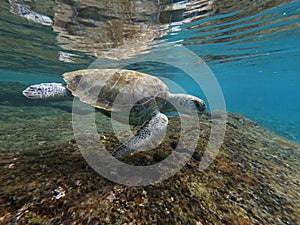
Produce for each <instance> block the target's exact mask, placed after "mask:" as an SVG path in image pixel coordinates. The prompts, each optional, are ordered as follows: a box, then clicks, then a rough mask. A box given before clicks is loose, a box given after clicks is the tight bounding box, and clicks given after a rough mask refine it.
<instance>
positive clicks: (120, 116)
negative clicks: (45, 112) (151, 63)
mask: <svg viewBox="0 0 300 225" xmlns="http://www.w3.org/2000/svg"><path fill="white" fill-rule="evenodd" d="M63 76H64V80H65V81H66V82H67V88H68V89H69V90H70V91H71V92H72V94H73V95H74V96H76V97H78V98H79V99H80V100H81V101H82V102H85V103H88V104H90V105H92V106H94V107H95V108H97V109H99V110H100V111H101V112H102V113H104V114H106V115H110V114H111V112H116V113H114V116H113V118H114V119H116V120H119V121H121V122H128V113H129V112H130V121H129V122H130V123H131V124H141V123H143V122H144V121H146V120H148V119H149V118H150V117H151V116H152V115H151V112H153V111H154V110H155V109H157V108H160V107H162V106H163V105H164V104H165V103H166V99H167V96H168V94H169V89H168V87H167V86H166V85H165V84H164V83H163V82H162V81H161V80H160V79H158V78H156V77H153V76H150V75H148V74H145V73H140V72H136V71H132V70H118V69H87V70H79V71H74V72H69V73H65V74H64V75H63Z"/></svg>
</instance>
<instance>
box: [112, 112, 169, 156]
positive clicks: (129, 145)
mask: <svg viewBox="0 0 300 225" xmlns="http://www.w3.org/2000/svg"><path fill="white" fill-rule="evenodd" d="M167 125H168V117H167V116H166V115H164V114H162V113H160V112H157V113H155V115H154V116H153V117H152V118H151V119H150V120H149V121H147V122H146V123H144V124H143V126H142V127H141V129H140V130H139V131H138V132H137V133H136V134H135V135H134V136H133V137H132V138H131V139H129V140H128V141H127V142H126V143H125V144H123V145H121V146H120V147H119V148H117V149H116V150H115V151H113V153H112V155H113V156H114V157H116V158H123V157H124V156H126V155H129V154H130V153H132V152H134V151H137V150H139V149H140V148H142V147H144V146H146V145H149V144H150V143H153V142H156V141H157V140H158V139H161V138H162V137H163V136H164V134H165V132H166V129H167Z"/></svg>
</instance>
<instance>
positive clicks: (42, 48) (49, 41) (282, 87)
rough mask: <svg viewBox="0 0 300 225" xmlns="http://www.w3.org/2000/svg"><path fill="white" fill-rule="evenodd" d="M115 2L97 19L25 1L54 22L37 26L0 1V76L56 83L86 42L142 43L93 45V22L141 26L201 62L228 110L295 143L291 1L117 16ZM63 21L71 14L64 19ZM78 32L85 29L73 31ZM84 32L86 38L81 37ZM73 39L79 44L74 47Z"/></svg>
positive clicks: (296, 39) (296, 22) (88, 56)
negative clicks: (223, 97) (222, 96)
mask: <svg viewBox="0 0 300 225" xmlns="http://www.w3.org/2000/svg"><path fill="white" fill-rule="evenodd" d="M149 2H150V1H149ZM167 3H170V2H166V5H167ZM192 3H193V1H192ZM103 4H104V5H102V7H105V2H103ZM122 4H123V3H122ZM122 4H121V3H118V4H116V5H117V6H116V7H115V8H114V10H115V11H114V13H111V12H110V13H108V12H109V11H107V12H105V11H103V10H102V11H101V10H100V11H101V12H102V14H103V15H105V16H106V17H105V19H104V17H103V16H101V13H100V14H99V13H95V12H96V11H97V7H96V6H93V7H94V8H92V7H91V6H89V7H84V5H83V6H82V7H80V6H79V7H78V8H77V11H78V12H80V13H78V14H76V15H75V13H73V14H72V13H69V14H68V13H67V16H65V15H64V14H63V13H62V12H64V10H65V11H66V12H68V7H67V6H68V5H67V4H62V3H58V2H54V1H46V2H45V6H44V7H41V5H39V4H31V5H29V7H30V9H31V10H33V11H34V12H39V13H43V14H44V15H48V16H49V17H50V18H51V19H52V20H53V21H54V24H53V26H45V25H42V24H39V23H36V22H32V21H29V20H27V19H25V18H23V17H22V16H20V15H16V13H12V6H11V5H9V2H6V1H2V2H1V14H0V28H1V29H0V33H1V35H0V51H1V55H0V80H1V81H2V82H7V81H15V82H20V83H24V84H31V83H37V82H50V81H55V82H60V81H62V80H61V74H62V73H63V72H65V71H72V70H76V69H80V68H87V67H88V66H89V65H90V63H92V62H93V61H94V60H95V59H96V58H95V52H93V51H92V50H91V48H93V46H98V48H99V49H100V50H101V49H102V50H103V51H107V50H110V49H111V48H113V47H114V48H115V47H116V48H118V45H120V42H122V43H121V44H122V45H124V44H125V46H126V45H129V46H130V47H131V48H134V47H136V48H137V49H141V50H140V51H141V52H143V51H144V50H143V49H144V48H143V47H144V46H142V47H141V46H140V45H138V46H136V45H131V44H132V43H131V42H130V41H129V42H128V43H127V42H126V41H124V40H123V39H122V38H121V37H122V36H121V37H120V38H119V39H118V38H115V39H113V40H111V38H109V36H107V35H104V37H105V39H104V40H103V41H102V42H103V43H104V44H97V43H99V41H95V39H97V38H95V37H93V35H89V32H92V31H93V29H95V30H94V31H96V32H98V33H99V31H97V27H96V28H95V26H100V27H101V26H104V27H105V29H107V32H106V33H109V32H110V31H113V30H114V29H117V31H115V33H116V32H118V31H119V30H121V31H120V34H119V35H122V32H123V35H125V36H126V35H127V36H126V37H127V39H126V40H130V38H131V39H133V40H135V41H138V40H140V37H139V36H138V35H136V34H135V33H136V31H137V30H140V31H139V32H141V33H143V32H144V33H145V34H148V33H147V32H148V31H147V32H146V31H145V29H142V30H141V28H140V27H139V24H140V23H142V24H146V25H147V29H148V30H150V31H151V32H154V33H155V34H156V35H154V36H153V38H155V37H156V39H157V40H159V41H160V42H161V41H163V42H170V43H176V44H180V45H182V46H184V47H186V48H187V49H189V50H192V51H193V52H195V53H196V54H197V55H199V56H200V57H202V58H203V59H204V60H205V61H206V62H207V64H208V65H209V67H210V68H211V70H212V71H213V72H214V74H215V76H216V78H217V79H218V81H219V83H220V85H221V88H222V90H223V93H224V96H225V100H226V106H227V110H228V111H232V112H239V113H242V114H244V115H246V116H248V117H249V118H251V119H253V120H255V121H257V122H259V123H260V124H262V125H264V126H266V127H268V128H270V129H271V130H273V131H275V132H276V133H279V134H281V135H283V136H285V137H287V138H289V139H292V140H294V141H297V142H300V127H299V126H300V116H299V115H300V103H299V100H298V99H299V96H300V91H299V90H300V88H299V85H300V82H299V80H300V78H299V76H298V75H299V74H300V67H299V62H300V47H299V43H300V35H299V34H300V29H299V27H300V16H299V14H300V2H299V1H264V2H260V1H254V2H253V3H252V4H250V3H248V2H247V1H238V2H236V1H220V2H218V1H216V2H210V1H203V2H202V5H201V4H200V5H201V7H200V6H199V7H198V8H197V9H198V10H196V12H197V13H195V12H194V11H193V9H192V7H191V6H190V7H189V8H187V9H185V11H184V10H181V9H180V10H176V9H173V11H172V10H170V11H167V10H166V11H160V12H159V11H158V10H157V8H155V6H157V3H155V4H154V5H153V4H150V3H147V6H149V5H150V6H151V7H152V8H150V9H149V11H148V12H144V11H145V10H144V11H143V10H141V9H140V10H139V11H138V12H137V13H136V14H132V13H129V12H128V13H127V14H126V13H125V14H124V15H123V16H119V18H118V16H117V13H120V10H122V7H121V9H120V5H122ZM124 4H125V5H126V4H127V3H126V2H125V3H124ZM175 6H176V5H175ZM160 7H162V6H160ZM99 8H101V7H99ZM158 8H159V7H158ZM173 8H174V7H173ZM83 9H85V10H83ZM92 9H93V10H92ZM73 11H74V10H73ZM178 12H180V13H178ZM193 12H194V13H193ZM55 13H56V14H55ZM151 13H152V14H151ZM151 15H152V16H151ZM66 18H69V19H70V18H71V19H70V21H72V22H70V21H67V20H66ZM124 18H126V21H133V22H125V23H124V24H123V25H122V26H121V25H116V26H117V28H116V27H114V26H111V27H108V28H107V27H106V25H105V22H104V25H103V24H102V23H99V21H100V22H103V21H106V20H109V19H113V21H114V19H115V20H121V21H122V20H124ZM128 18H130V19H131V20H128ZM87 22H89V24H87ZM78 24H79V25H80V26H79V25H78ZM136 24H138V25H136ZM78 26H79V27H78ZM124 27H128V30H129V31H125V30H124ZM80 29H83V30H84V31H85V32H86V33H80V32H79V31H78V30H80ZM160 32H161V33H160ZM115 35H116V34H115ZM85 36H87V37H88V38H87V39H84V38H83V37H85ZM148 36H149V34H148ZM128 37H129V38H128ZM79 38H80V42H79V43H80V44H76V43H78V42H77V39H79ZM93 38H94V39H93ZM99 38H101V37H99ZM120 40H121V41H120ZM105 41H106V42H105ZM151 41H152V39H151V40H150V42H151ZM95 43H96V44H95ZM105 43H107V44H105ZM153 43H154V45H157V44H155V42H153ZM72 49H73V50H72ZM63 53H64V54H63ZM62 54H63V55H64V56H65V57H62ZM97 54H98V56H99V55H101V54H103V53H97ZM137 69H139V70H141V71H145V72H148V73H150V74H153V75H161V74H162V73H166V74H168V73H169V74H170V76H173V77H175V74H177V75H178V76H180V73H181V72H180V71H175V70H173V69H172V68H170V67H168V66H162V65H155V64H151V63H150V64H148V65H147V63H143V64H142V65H138V66H137ZM172 73H173V74H172ZM180 85H181V86H182V87H183V88H185V90H187V91H188V92H189V93H191V94H195V95H199V96H201V97H203V96H202V95H201V92H200V91H199V90H198V89H196V88H197V87H193V86H192V85H191V84H190V83H189V81H184V82H182V83H180ZM14 94H15V95H19V94H20V93H14Z"/></svg>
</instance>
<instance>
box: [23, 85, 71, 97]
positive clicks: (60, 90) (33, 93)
mask: <svg viewBox="0 0 300 225" xmlns="http://www.w3.org/2000/svg"><path fill="white" fill-rule="evenodd" d="M23 95H25V96H26V97H27V98H59V97H63V96H67V95H68V90H67V88H66V86H65V85H64V84H61V83H42V84H35V85H31V86H29V87H27V88H26V89H25V90H24V91H23Z"/></svg>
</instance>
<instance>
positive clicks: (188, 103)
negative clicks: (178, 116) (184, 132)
mask: <svg viewBox="0 0 300 225" xmlns="http://www.w3.org/2000/svg"><path fill="white" fill-rule="evenodd" d="M168 101H169V102H170V103H171V104H172V105H173V106H174V107H175V108H176V110H177V111H178V112H180V113H183V114H188V115H192V114H195V112H197V113H198V114H202V113H205V112H206V104H205V102H204V101H203V100H202V99H200V98H197V97H195V96H192V95H188V94H170V96H169V99H168Z"/></svg>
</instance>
